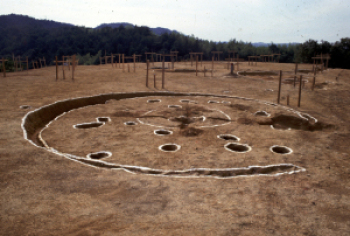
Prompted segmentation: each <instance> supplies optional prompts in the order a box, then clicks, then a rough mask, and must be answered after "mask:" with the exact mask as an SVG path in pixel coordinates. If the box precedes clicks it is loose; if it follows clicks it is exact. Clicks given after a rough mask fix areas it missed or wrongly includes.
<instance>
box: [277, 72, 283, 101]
mask: <svg viewBox="0 0 350 236" xmlns="http://www.w3.org/2000/svg"><path fill="white" fill-rule="evenodd" d="M281 85H282V71H281V70H280V80H279V83H278V97H277V104H279V103H280V97H281Z"/></svg>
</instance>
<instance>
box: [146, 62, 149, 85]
mask: <svg viewBox="0 0 350 236" xmlns="http://www.w3.org/2000/svg"><path fill="white" fill-rule="evenodd" d="M146 67H147V72H146V87H148V68H149V60H147V62H146Z"/></svg>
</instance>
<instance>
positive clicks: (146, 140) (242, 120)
mask: <svg viewBox="0 0 350 236" xmlns="http://www.w3.org/2000/svg"><path fill="white" fill-rule="evenodd" d="M159 65H160V63H159ZM159 65H158V66H159ZM155 66H157V65H155ZM204 66H205V67H206V68H207V69H208V68H210V67H211V63H204V64H203V67H199V68H200V70H201V72H199V73H198V76H197V77H196V76H195V73H193V72H171V71H169V72H167V73H166V83H165V89H160V88H161V73H160V71H155V73H156V79H157V88H153V71H151V72H150V81H149V88H147V87H146V86H145V75H146V71H145V69H144V68H145V65H144V64H139V65H138V66H137V68H136V73H134V72H130V73H128V72H127V69H126V70H125V72H123V70H122V69H119V68H112V67H111V65H104V66H102V67H99V66H79V67H78V68H77V71H76V73H75V81H74V82H72V81H71V79H70V78H71V77H70V76H71V75H70V74H69V73H68V71H66V76H67V78H66V80H62V72H61V71H60V74H59V76H60V77H59V80H58V81H57V82H56V81H55V68H54V67H49V68H43V69H40V70H32V71H30V72H29V73H28V74H27V72H16V73H12V74H11V73H10V74H8V77H6V78H3V77H1V79H0V83H1V87H0V89H1V93H0V99H1V104H2V106H1V117H0V125H1V128H2V132H1V133H0V136H1V137H0V142H1V144H2V145H1V146H0V158H1V165H0V168H1V171H0V175H1V178H0V179H1V182H0V184H1V188H0V189H1V190H0V191H1V195H0V196H1V201H0V202H1V221H0V224H1V227H0V234H1V235H347V234H348V232H349V230H350V224H349V219H350V213H349V210H350V198H349V195H350V188H349V182H350V181H349V175H350V167H349V162H350V161H349V154H350V148H349V138H350V131H349V128H350V125H349V118H348V114H350V106H349V105H350V91H349V89H350V71H347V70H340V69H329V70H327V71H324V72H323V73H321V72H318V74H317V79H316V86H315V90H314V91H312V90H311V88H312V80H313V78H312V74H311V73H310V74H307V73H302V74H300V73H299V74H300V75H303V79H304V81H305V82H306V83H305V84H304V86H303V89H302V100H301V107H300V108H298V107H297V99H298V84H297V86H296V87H295V88H294V86H293V76H294V74H293V71H294V65H292V64H273V63H258V66H248V64H247V63H243V64H240V70H241V71H242V73H240V74H243V73H244V71H247V73H246V74H247V76H245V77H244V76H231V75H229V70H227V69H225V68H226V67H225V66H226V64H224V63H218V64H216V65H215V71H214V76H213V77H210V72H207V73H206V77H204V75H203V71H202V70H203V68H204ZM175 67H176V68H178V69H184V68H188V69H193V68H194V67H191V66H190V63H187V65H186V64H185V63H181V64H179V63H178V64H175ZM311 68H312V65H299V69H311ZM253 70H254V71H257V70H261V71H270V70H274V71H278V70H283V82H284V84H282V92H281V102H280V103H281V105H280V106H274V105H271V104H265V102H267V103H276V101H277V90H278V75H274V74H269V75H262V74H260V75H259V74H258V75H251V74H249V71H253ZM336 77H338V79H337V80H336ZM271 90H272V91H271ZM138 91H149V92H152V91H171V92H184V93H189V92H193V93H201V94H213V96H210V97H203V96H180V97H173V96H152V97H141V98H133V99H122V100H109V101H108V102H107V103H106V104H99V105H94V106H86V107H82V108H80V109H77V110H72V111H70V112H69V113H66V114H64V115H62V116H60V117H59V118H57V120H55V121H53V122H52V123H50V125H49V126H48V127H47V128H45V129H44V130H42V133H41V137H42V139H43V140H45V142H46V143H47V145H48V148H51V149H55V150H58V151H59V152H60V153H66V154H72V155H75V156H78V157H81V158H84V159H89V158H88V157H87V155H88V154H89V153H95V152H100V151H109V152H111V154H112V155H111V156H110V157H108V158H105V159H101V161H104V162H108V163H112V164H114V165H132V166H136V167H148V168H153V169H158V170H168V171H169V170H178V171H179V170H184V169H191V168H207V169H209V170H210V169H222V168H245V167H248V166H269V165H278V164H281V163H291V164H293V165H295V166H298V167H301V168H304V169H305V171H304V172H297V173H293V174H282V175H273V174H275V172H272V173H270V174H271V175H254V173H249V174H247V175H241V176H239V177H233V178H226V179H225V178H223V179H217V178H214V177H215V176H213V175H210V174H208V173H207V174H206V175H202V176H199V177H198V176H197V178H193V176H181V177H182V178H177V177H174V176H164V175H163V174H157V175H148V174H145V173H138V174H133V173H129V172H126V171H124V170H122V169H110V168H101V167H99V168H97V167H93V166H89V165H86V164H82V163H81V162H79V161H73V160H70V159H67V158H65V157H64V156H62V155H57V154H55V153H52V152H50V151H49V150H48V148H42V147H38V146H35V145H33V144H32V143H30V142H29V141H28V140H26V139H25V138H24V135H23V129H22V127H21V124H22V119H23V117H25V116H26V114H27V113H28V112H30V111H34V110H36V109H40V108H41V107H43V106H45V105H49V104H53V103H54V102H56V101H61V100H66V99H70V98H77V97H89V96H95V95H98V94H107V93H128V92H138ZM288 95H289V100H290V106H287V96H288ZM219 96H226V97H225V98H222V97H219ZM236 97H244V98H251V99H248V100H247V99H240V98H236ZM149 99H160V100H161V101H160V102H153V103H152V102H151V103H150V102H147V100H149ZM181 99H188V100H191V101H194V103H189V104H187V103H183V102H181V101H180V100H181ZM209 101H217V102H219V103H208V102H209ZM223 102H225V103H223ZM22 105H29V106H30V107H29V108H27V109H23V108H20V106H22ZM168 105H181V106H182V107H181V108H169V107H168ZM289 109H290V110H289ZM257 111H266V112H267V113H269V114H270V117H258V116H255V115H254V113H255V112H257ZM295 111H297V112H295ZM298 112H300V114H304V115H305V114H309V116H312V117H314V118H316V119H317V125H319V126H317V125H316V124H315V123H314V121H313V120H312V119H311V118H310V117H309V121H307V122H306V123H305V122H301V121H303V120H304V121H305V120H307V117H308V116H306V119H305V117H304V119H303V118H301V117H300V116H299V115H298ZM202 116H204V117H206V119H205V120H204V121H203V120H201V119H195V118H193V117H202ZM98 117H109V118H110V121H109V122H106V123H105V124H104V125H102V126H100V127H98V128H91V129H75V128H73V126H74V125H77V124H81V123H90V122H96V118H98ZM176 117H177V118H178V119H180V120H181V119H182V118H181V117H190V118H191V119H190V122H189V124H187V125H183V124H182V123H181V122H180V121H179V120H177V121H176V120H175V121H174V118H176ZM228 117H229V118H228ZM281 117H282V118H283V119H282V118H281ZM169 118H170V119H173V121H169V120H168V119H169ZM39 120H40V119H39ZM127 121H134V122H135V123H136V125H133V126H127V125H125V124H124V123H125V122H127ZM291 121H295V122H296V123H295V122H294V123H293V122H291ZM38 122H39V121H38ZM271 122H272V123H271ZM288 122H289V123H288ZM298 122H299V123H298ZM300 122H301V123H302V124H301V123H300ZM145 123H146V124H145ZM181 124H182V125H181ZM271 124H273V125H274V126H275V128H277V129H272V128H271V126H270V125H271ZM288 127H290V128H291V129H290V130H288ZM157 129H166V130H170V131H172V132H173V133H172V134H171V135H167V136H157V135H155V134H154V130H157ZM191 129H193V130H196V132H194V134H193V133H191V132H190V131H189V130H191ZM285 129H287V130H285ZM39 131H40V130H39ZM220 134H232V135H235V136H237V137H238V138H240V140H239V141H237V143H239V144H247V145H248V146H249V147H251V151H249V152H247V153H235V152H229V151H227V150H226V149H225V148H224V145H225V144H227V143H229V142H230V141H229V140H222V139H219V138H217V135H220ZM167 143H176V144H178V145H179V146H181V149H180V150H179V151H177V152H170V153H169V152H162V151H160V150H159V146H161V145H163V144H167ZM273 145H280V146H287V147H289V148H291V149H292V150H293V152H292V153H291V154H287V155H281V154H277V153H273V152H271V151H270V147H271V146H273ZM282 172H283V171H282Z"/></svg>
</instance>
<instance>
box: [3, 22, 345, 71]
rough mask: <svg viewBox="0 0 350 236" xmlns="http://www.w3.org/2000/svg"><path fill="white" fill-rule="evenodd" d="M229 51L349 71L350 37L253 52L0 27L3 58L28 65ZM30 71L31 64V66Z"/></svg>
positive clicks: (131, 32)
mask: <svg viewBox="0 0 350 236" xmlns="http://www.w3.org/2000/svg"><path fill="white" fill-rule="evenodd" d="M229 50H233V51H235V52H236V53H238V55H239V57H240V58H243V59H245V60H247V59H248V56H254V55H267V54H271V53H280V54H281V56H280V62H282V63H293V62H298V63H312V62H313V60H312V57H314V56H315V55H318V54H321V53H322V54H330V57H331V59H330V61H329V67H333V68H344V69H350V63H349V62H350V38H342V39H340V41H337V42H335V43H329V42H327V41H321V42H317V41H315V40H308V41H306V42H304V43H302V44H283V45H277V44H274V43H271V44H270V45H269V46H268V47H265V46H260V47H255V46H253V44H252V43H250V42H243V41H237V40H236V39H231V40H230V41H228V42H213V41H208V40H203V39H199V38H196V37H194V36H193V35H192V36H187V35H183V34H181V33H177V32H172V33H165V34H162V35H156V34H154V33H153V32H152V31H151V30H150V29H149V28H148V27H144V26H135V27H133V28H132V27H124V26H120V27H119V28H110V27H105V28H100V29H92V28H86V27H79V26H69V25H62V26H60V27H50V28H45V27H40V26H36V27H27V26H26V27H20V26H16V27H11V26H10V25H1V22H0V57H6V58H8V59H9V62H8V63H7V64H8V66H10V65H11V63H13V62H11V60H12V55H15V56H19V55H20V56H22V57H23V58H25V57H28V58H29V61H32V60H37V59H38V58H43V57H45V58H46V61H47V63H48V64H53V63H54V60H55V56H58V58H60V59H61V58H62V56H63V55H65V56H66V55H73V54H77V56H78V58H79V63H80V64H85V65H93V64H99V57H100V56H104V54H105V52H107V55H110V53H113V54H125V55H127V56H131V55H133V54H138V55H142V56H143V61H144V60H145V52H156V53H169V52H170V51H178V52H179V54H178V58H179V59H180V60H188V59H189V57H190V56H189V53H190V52H203V59H204V60H211V56H212V55H211V51H223V55H221V56H220V57H221V59H223V58H228V57H229V53H228V51H229ZM30 66H31V65H30Z"/></svg>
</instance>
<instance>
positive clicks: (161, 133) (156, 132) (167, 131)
mask: <svg viewBox="0 0 350 236" xmlns="http://www.w3.org/2000/svg"><path fill="white" fill-rule="evenodd" d="M154 133H155V134H158V135H169V134H172V132H171V131H169V130H164V129H159V130H155V131H154Z"/></svg>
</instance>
